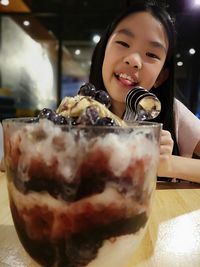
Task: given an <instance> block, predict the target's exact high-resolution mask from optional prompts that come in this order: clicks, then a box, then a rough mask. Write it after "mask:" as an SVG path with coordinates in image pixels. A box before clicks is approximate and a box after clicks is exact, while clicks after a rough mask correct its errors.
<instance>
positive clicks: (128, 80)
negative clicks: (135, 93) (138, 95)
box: [114, 73, 138, 87]
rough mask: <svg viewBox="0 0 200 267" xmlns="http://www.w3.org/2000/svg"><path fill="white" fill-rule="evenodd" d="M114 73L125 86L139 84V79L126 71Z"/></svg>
mask: <svg viewBox="0 0 200 267" xmlns="http://www.w3.org/2000/svg"><path fill="white" fill-rule="evenodd" d="M114 75H115V77H116V78H117V79H118V80H119V81H120V82H121V83H122V84H123V85H125V86H128V87H134V86H136V85H138V80H137V79H136V78H135V77H131V76H130V75H128V74H126V73H115V74H114Z"/></svg>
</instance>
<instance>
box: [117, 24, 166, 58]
mask: <svg viewBox="0 0 200 267" xmlns="http://www.w3.org/2000/svg"><path fill="white" fill-rule="evenodd" d="M116 33H122V34H125V35H126V36H129V37H132V38H133V37H135V35H134V33H133V32H131V31H130V30H128V29H120V30H119V31H117V32H116ZM149 44H150V45H151V46H153V47H155V48H160V49H162V50H164V52H165V53H167V49H166V47H165V45H163V44H162V43H161V42H159V41H149Z"/></svg>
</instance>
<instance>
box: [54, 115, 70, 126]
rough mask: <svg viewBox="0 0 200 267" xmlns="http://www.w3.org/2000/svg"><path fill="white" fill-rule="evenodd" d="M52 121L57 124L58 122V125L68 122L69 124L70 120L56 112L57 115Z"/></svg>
mask: <svg viewBox="0 0 200 267" xmlns="http://www.w3.org/2000/svg"><path fill="white" fill-rule="evenodd" d="M52 121H53V122H54V123H55V124H58V125H66V124H68V120H67V119H66V118H65V117H64V116H62V115H58V114H55V116H54V117H52Z"/></svg>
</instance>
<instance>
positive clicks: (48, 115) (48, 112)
mask: <svg viewBox="0 0 200 267" xmlns="http://www.w3.org/2000/svg"><path fill="white" fill-rule="evenodd" d="M54 116H55V112H54V111H53V110H52V109H50V108H43V109H42V110H41V111H40V113H39V114H38V118H39V119H48V120H52V118H53V117H54Z"/></svg>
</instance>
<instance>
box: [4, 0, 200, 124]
mask: <svg viewBox="0 0 200 267" xmlns="http://www.w3.org/2000/svg"><path fill="white" fill-rule="evenodd" d="M133 1H134V0H83V1H81V0H0V120H2V119H4V118H8V117H19V116H32V115H35V114H37V111H38V110H40V109H41V108H43V107H49V108H52V109H54V108H56V106H57V105H58V103H59V102H60V100H61V99H62V98H63V97H64V96H65V95H69V96H71V95H75V94H76V93H77V90H78V89H79V87H80V85H81V84H83V83H84V82H87V80H88V72H89V68H90V64H91V55H92V52H93V49H94V46H95V44H96V43H97V42H98V41H99V38H100V36H101V34H102V32H103V31H104V29H105V28H106V25H107V24H108V23H109V22H111V21H112V19H113V18H114V17H115V16H116V14H117V13H119V12H120V11H121V10H122V9H123V8H124V7H125V6H128V5H130V4H131V2H133ZM164 2H166V3H168V4H169V7H168V9H169V11H170V12H171V13H172V14H174V15H175V17H176V26H177V31H178V42H177V49H176V56H175V63H174V64H175V69H176V72H175V80H176V86H177V88H178V90H179V93H180V94H179V95H180V96H181V100H182V101H183V103H184V104H185V105H186V106H187V107H188V108H189V109H190V110H191V111H192V112H193V113H194V114H195V115H196V116H197V117H199V118H200V34H199V28H200V1H198V0H173V1H172V0H171V1H164Z"/></svg>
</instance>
